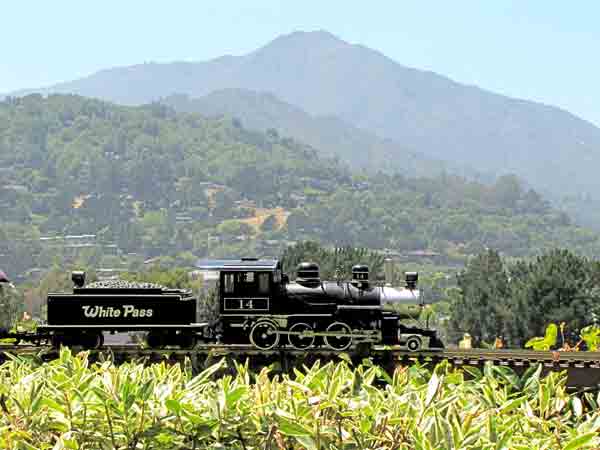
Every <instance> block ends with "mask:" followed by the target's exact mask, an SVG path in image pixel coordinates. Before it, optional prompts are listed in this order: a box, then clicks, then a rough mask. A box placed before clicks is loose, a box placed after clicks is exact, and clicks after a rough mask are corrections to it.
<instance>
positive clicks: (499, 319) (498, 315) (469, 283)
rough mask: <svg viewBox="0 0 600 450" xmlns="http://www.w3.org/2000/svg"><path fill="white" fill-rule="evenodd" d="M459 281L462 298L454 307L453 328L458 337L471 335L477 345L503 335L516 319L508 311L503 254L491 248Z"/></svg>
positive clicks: (470, 265)
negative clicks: (509, 323)
mask: <svg viewBox="0 0 600 450" xmlns="http://www.w3.org/2000/svg"><path fill="white" fill-rule="evenodd" d="M457 282H458V288H459V290H460V295H459V296H458V297H456V298H455V299H454V302H453V304H452V307H451V311H452V313H451V317H450V327H451V328H453V329H454V330H455V332H456V333H457V334H461V333H463V332H468V333H470V334H471V336H472V337H473V338H474V341H475V342H476V343H480V342H481V341H487V342H491V341H493V340H494V339H495V338H496V337H497V336H500V335H502V334H503V331H504V324H505V323H507V322H508V321H510V320H512V317H511V312H510V310H508V309H507V308H506V305H507V304H508V298H509V290H508V276H507V273H506V270H505V267H504V263H503V262H502V259H501V258H500V254H499V253H498V252H497V251H496V250H491V249H490V250H487V251H485V252H483V253H481V254H479V255H477V256H475V257H474V258H472V259H471V260H470V261H469V263H468V264H467V267H466V268H465V270H463V271H462V272H460V273H459V274H458V275H457ZM455 337H456V336H455Z"/></svg>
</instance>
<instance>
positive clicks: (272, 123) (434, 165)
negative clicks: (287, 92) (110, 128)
mask: <svg viewBox="0 0 600 450" xmlns="http://www.w3.org/2000/svg"><path fill="white" fill-rule="evenodd" d="M161 102H162V103H164V104H166V105H169V106H171V107H173V108H175V109H176V110H177V111H183V112H198V113H201V114H203V115H204V116H208V117H216V116H223V115H224V116H229V117H234V118H237V119H240V120H241V122H242V124H243V126H244V127H247V128H251V129H255V130H260V131H268V130H276V131H277V132H278V133H279V134H280V135H281V136H290V137H293V138H295V139H299V140H301V141H303V142H305V143H307V144H310V145H311V146H312V147H314V148H316V149H319V150H321V152H322V153H323V154H326V155H328V156H337V157H339V158H340V159H342V160H344V161H346V162H347V163H348V164H350V165H351V166H352V167H354V168H355V169H367V170H370V171H376V170H382V169H383V170H385V171H388V172H389V171H398V172H401V173H403V174H406V175H407V176H412V177H419V176H435V175H437V174H439V173H441V172H452V173H460V174H463V175H466V176H468V177H469V178H477V179H483V175H482V174H480V173H475V171H473V170H470V169H468V168H466V167H459V166H457V165H453V164H449V163H446V162H443V161H440V160H434V159H432V158H429V157H427V156H425V155H424V154H422V153H419V152H414V151H411V150H410V149H407V148H405V147H403V146H402V145H401V144H398V143H397V142H394V141H392V140H390V139H383V138H379V137H378V136H376V135H375V134H374V133H371V132H369V131H367V130H364V129H361V128H357V127H355V126H353V125H351V124H349V123H348V122H346V121H344V120H342V119H340V118H338V117H337V116H314V115H311V114H308V113H306V112H305V111H303V110H302V109H300V108H298V107H296V106H293V105H291V104H289V103H286V102H284V101H282V100H280V99H278V98H277V97H275V96H274V95H273V94H271V93H269V92H256V91H250V90H247V89H234V88H232V89H220V90H217V91H214V92H211V93H210V94H207V95H205V96H203V97H200V98H190V97H189V96H187V95H172V96H169V97H167V98H165V99H162V100H161ZM490 178H491V177H490Z"/></svg>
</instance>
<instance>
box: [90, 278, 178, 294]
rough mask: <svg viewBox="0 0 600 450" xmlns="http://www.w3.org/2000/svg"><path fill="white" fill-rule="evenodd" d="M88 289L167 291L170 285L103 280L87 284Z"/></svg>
mask: <svg viewBox="0 0 600 450" xmlns="http://www.w3.org/2000/svg"><path fill="white" fill-rule="evenodd" d="M85 288H86V289H152V290H161V291H167V290H170V289H169V288H168V287H166V286H163V285H161V284H156V283H148V282H141V281H127V280H102V281H95V282H93V283H89V284H86V285H85Z"/></svg>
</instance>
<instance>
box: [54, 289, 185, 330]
mask: <svg viewBox="0 0 600 450" xmlns="http://www.w3.org/2000/svg"><path fill="white" fill-rule="evenodd" d="M195 315H196V305H195V302H194V301H193V300H191V299H190V300H188V299H186V300H182V299H181V297H180V296H178V295H110V296H106V295H77V294H50V295H49V296H48V325H109V326H110V325H179V324H190V323H192V322H194V321H195Z"/></svg>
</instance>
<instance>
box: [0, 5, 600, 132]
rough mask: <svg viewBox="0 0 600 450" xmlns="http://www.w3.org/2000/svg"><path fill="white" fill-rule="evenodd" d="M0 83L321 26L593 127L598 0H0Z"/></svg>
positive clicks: (196, 53)
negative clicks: (560, 111)
mask: <svg viewBox="0 0 600 450" xmlns="http://www.w3.org/2000/svg"><path fill="white" fill-rule="evenodd" d="M0 18H1V20H0V42H1V43H2V52H1V53H0V92H8V91H12V90H16V89H20V88H30V87H40V86H44V85H49V84H52V83H56V82H59V81H66V80H71V79H74V78H78V77H81V76H85V75H88V74H90V73H93V72H95V71H97V70H99V69H102V68H107V67H114V66H120V65H130V64H136V63H141V62H148V61H154V62H170V61H176V60H190V61H194V60H205V59H210V58H214V57H217V56H220V55H223V54H234V55H239V54H244V53H247V52H249V51H251V50H253V49H255V48H257V47H260V46H262V45H264V44H266V43H267V42H269V41H270V40H272V39H274V38H275V37H276V36H278V35H280V34H284V33H289V32H291V31H295V30H304V31H310V30H317V29H324V30H328V31H330V32H332V33H333V34H335V35H337V36H338V37H340V38H342V39H344V40H346V41H349V42H351V43H360V44H363V45H365V46H368V47H371V48H374V49H377V50H379V51H381V52H382V53H384V54H386V55H387V56H389V57H391V58H392V59H394V60H396V61H397V62H399V63H401V64H404V65H407V66H411V67H416V68H419V69H426V70H431V71H434V72H437V73H440V74H442V75H446V76H448V77H450V78H452V79H454V80H456V81H459V82H462V83H466V84H473V85H477V86H479V87H481V88H484V89H487V90H491V91H494V92H498V93H502V94H506V95H510V96H513V97H520V98H525V99H531V100H537V101H541V102H543V103H547V104H552V105H556V106H560V107H562V108H564V109H567V110H569V111H570V112H572V113H574V114H576V115H578V116H580V117H583V118H585V119H587V120H590V121H592V122H594V123H595V124H597V125H600V88H599V86H600V58H599V57H598V53H600V26H599V25H598V24H599V23H600V2H597V1H593V0H587V1H586V0H581V1H578V2H564V1H559V0H546V1H540V0H530V1H484V0H481V1H467V0H460V1H443V2H442V1H400V0H389V1H385V2H384V1H380V2H362V1H361V2H359V1H356V2H352V1H348V0H346V1H337V0H320V1H312V0H303V1H294V2H292V1H277V0H270V1H268V0H250V1H245V0H238V1H230V0H219V1H211V2H208V1H201V0H196V1H193V0H189V1H177V0H171V1H169V2H165V1H162V2H159V1H152V0H146V1H138V0H121V1H116V0H104V1H95V2H92V1H80V0H79V1H77V0H70V1H67V0H53V1H39V0H38V1H32V0H18V1H17V0H13V1H10V0H9V1H5V2H2V3H0Z"/></svg>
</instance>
